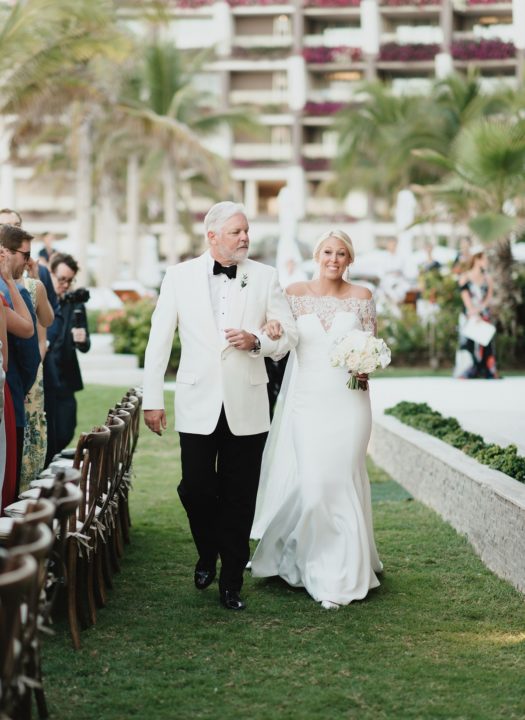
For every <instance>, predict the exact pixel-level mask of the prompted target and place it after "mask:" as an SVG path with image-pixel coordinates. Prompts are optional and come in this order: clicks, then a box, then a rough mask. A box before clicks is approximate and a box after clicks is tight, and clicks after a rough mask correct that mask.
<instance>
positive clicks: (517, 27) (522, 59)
mask: <svg viewBox="0 0 525 720" xmlns="http://www.w3.org/2000/svg"><path fill="white" fill-rule="evenodd" d="M512 24H513V29H514V45H515V46H516V61H517V63H518V68H517V74H518V81H519V83H520V85H521V84H523V83H524V82H525V2H524V0H512Z"/></svg>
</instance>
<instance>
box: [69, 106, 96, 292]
mask: <svg viewBox="0 0 525 720" xmlns="http://www.w3.org/2000/svg"><path fill="white" fill-rule="evenodd" d="M77 147H78V156H77V167H76V208H75V210H76V211H75V220H76V232H75V236H74V237H73V240H74V241H75V247H76V253H75V255H76V259H77V260H78V264H79V265H80V270H79V272H78V277H77V281H78V285H86V284H87V282H88V258H89V245H90V243H91V234H92V226H93V223H92V216H91V213H92V210H93V183H92V173H93V162H92V152H93V147H92V139H91V118H90V117H89V116H87V117H85V118H83V119H82V121H81V123H80V125H79V127H78V138H77Z"/></svg>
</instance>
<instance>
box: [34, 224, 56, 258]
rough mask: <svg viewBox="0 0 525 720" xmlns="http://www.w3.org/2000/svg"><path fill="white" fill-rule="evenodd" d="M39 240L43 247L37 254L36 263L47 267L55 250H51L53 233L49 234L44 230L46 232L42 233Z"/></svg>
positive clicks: (53, 238)
mask: <svg viewBox="0 0 525 720" xmlns="http://www.w3.org/2000/svg"><path fill="white" fill-rule="evenodd" d="M40 239H41V241H42V243H43V247H42V248H41V249H40V250H39V252H38V262H39V263H40V264H41V265H45V266H46V267H48V266H49V261H50V260H51V255H52V254H53V253H54V252H55V249H54V248H53V241H54V240H55V236H54V235H53V233H50V232H48V231H47V230H46V232H43V233H42V235H41V236H40Z"/></svg>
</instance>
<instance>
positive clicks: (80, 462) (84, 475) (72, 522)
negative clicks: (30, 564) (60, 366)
mask: <svg viewBox="0 0 525 720" xmlns="http://www.w3.org/2000/svg"><path fill="white" fill-rule="evenodd" d="M110 437H111V433H110V431H109V428H107V427H106V426H105V425H102V426H99V427H95V428H93V430H91V432H88V433H81V434H80V437H79V439H78V443H77V447H76V451H75V457H74V460H73V467H74V468H76V469H78V470H80V484H79V488H80V490H81V492H82V502H81V503H80V504H79V506H78V508H77V511H76V513H75V514H74V515H71V516H70V517H69V521H68V524H69V527H68V537H67V549H66V554H67V560H66V563H67V583H66V587H67V599H68V602H67V606H68V620H69V628H70V632H71V638H72V641H73V645H74V647H75V648H76V649H78V648H80V624H81V623H82V625H83V626H85V627H87V626H89V625H91V624H94V623H95V622H96V604H95V597H94V553H95V551H96V547H97V543H98V541H99V532H100V526H99V521H98V520H97V518H96V508H97V503H98V504H100V502H101V500H100V499H101V498H102V495H103V492H104V487H105V479H106V477H107V470H106V462H107V452H106V450H107V446H108V443H109V441H110Z"/></svg>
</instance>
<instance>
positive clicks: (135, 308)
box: [110, 299, 180, 373]
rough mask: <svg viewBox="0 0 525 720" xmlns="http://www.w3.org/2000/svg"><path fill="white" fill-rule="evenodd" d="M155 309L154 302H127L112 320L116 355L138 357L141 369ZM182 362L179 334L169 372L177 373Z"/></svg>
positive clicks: (111, 329)
mask: <svg viewBox="0 0 525 720" xmlns="http://www.w3.org/2000/svg"><path fill="white" fill-rule="evenodd" d="M154 309H155V303H154V302H153V301H152V300H147V299H146V300H137V301H136V302H127V303H125V304H124V308H123V309H122V310H119V312H118V314H117V315H116V316H115V317H114V318H113V319H112V320H111V323H110V331H111V332H112V333H113V347H114V350H115V352H116V353H130V354H132V355H136V356H137V358H138V360H139V365H140V367H144V355H145V353H146V345H147V344H148V338H149V331H150V328H151V316H152V315H153V311H154ZM179 360H180V341H179V334H178V333H175V336H174V338H173V347H172V352H171V356H170V360H169V363H168V372H169V373H176V372H177V369H178V367H179Z"/></svg>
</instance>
